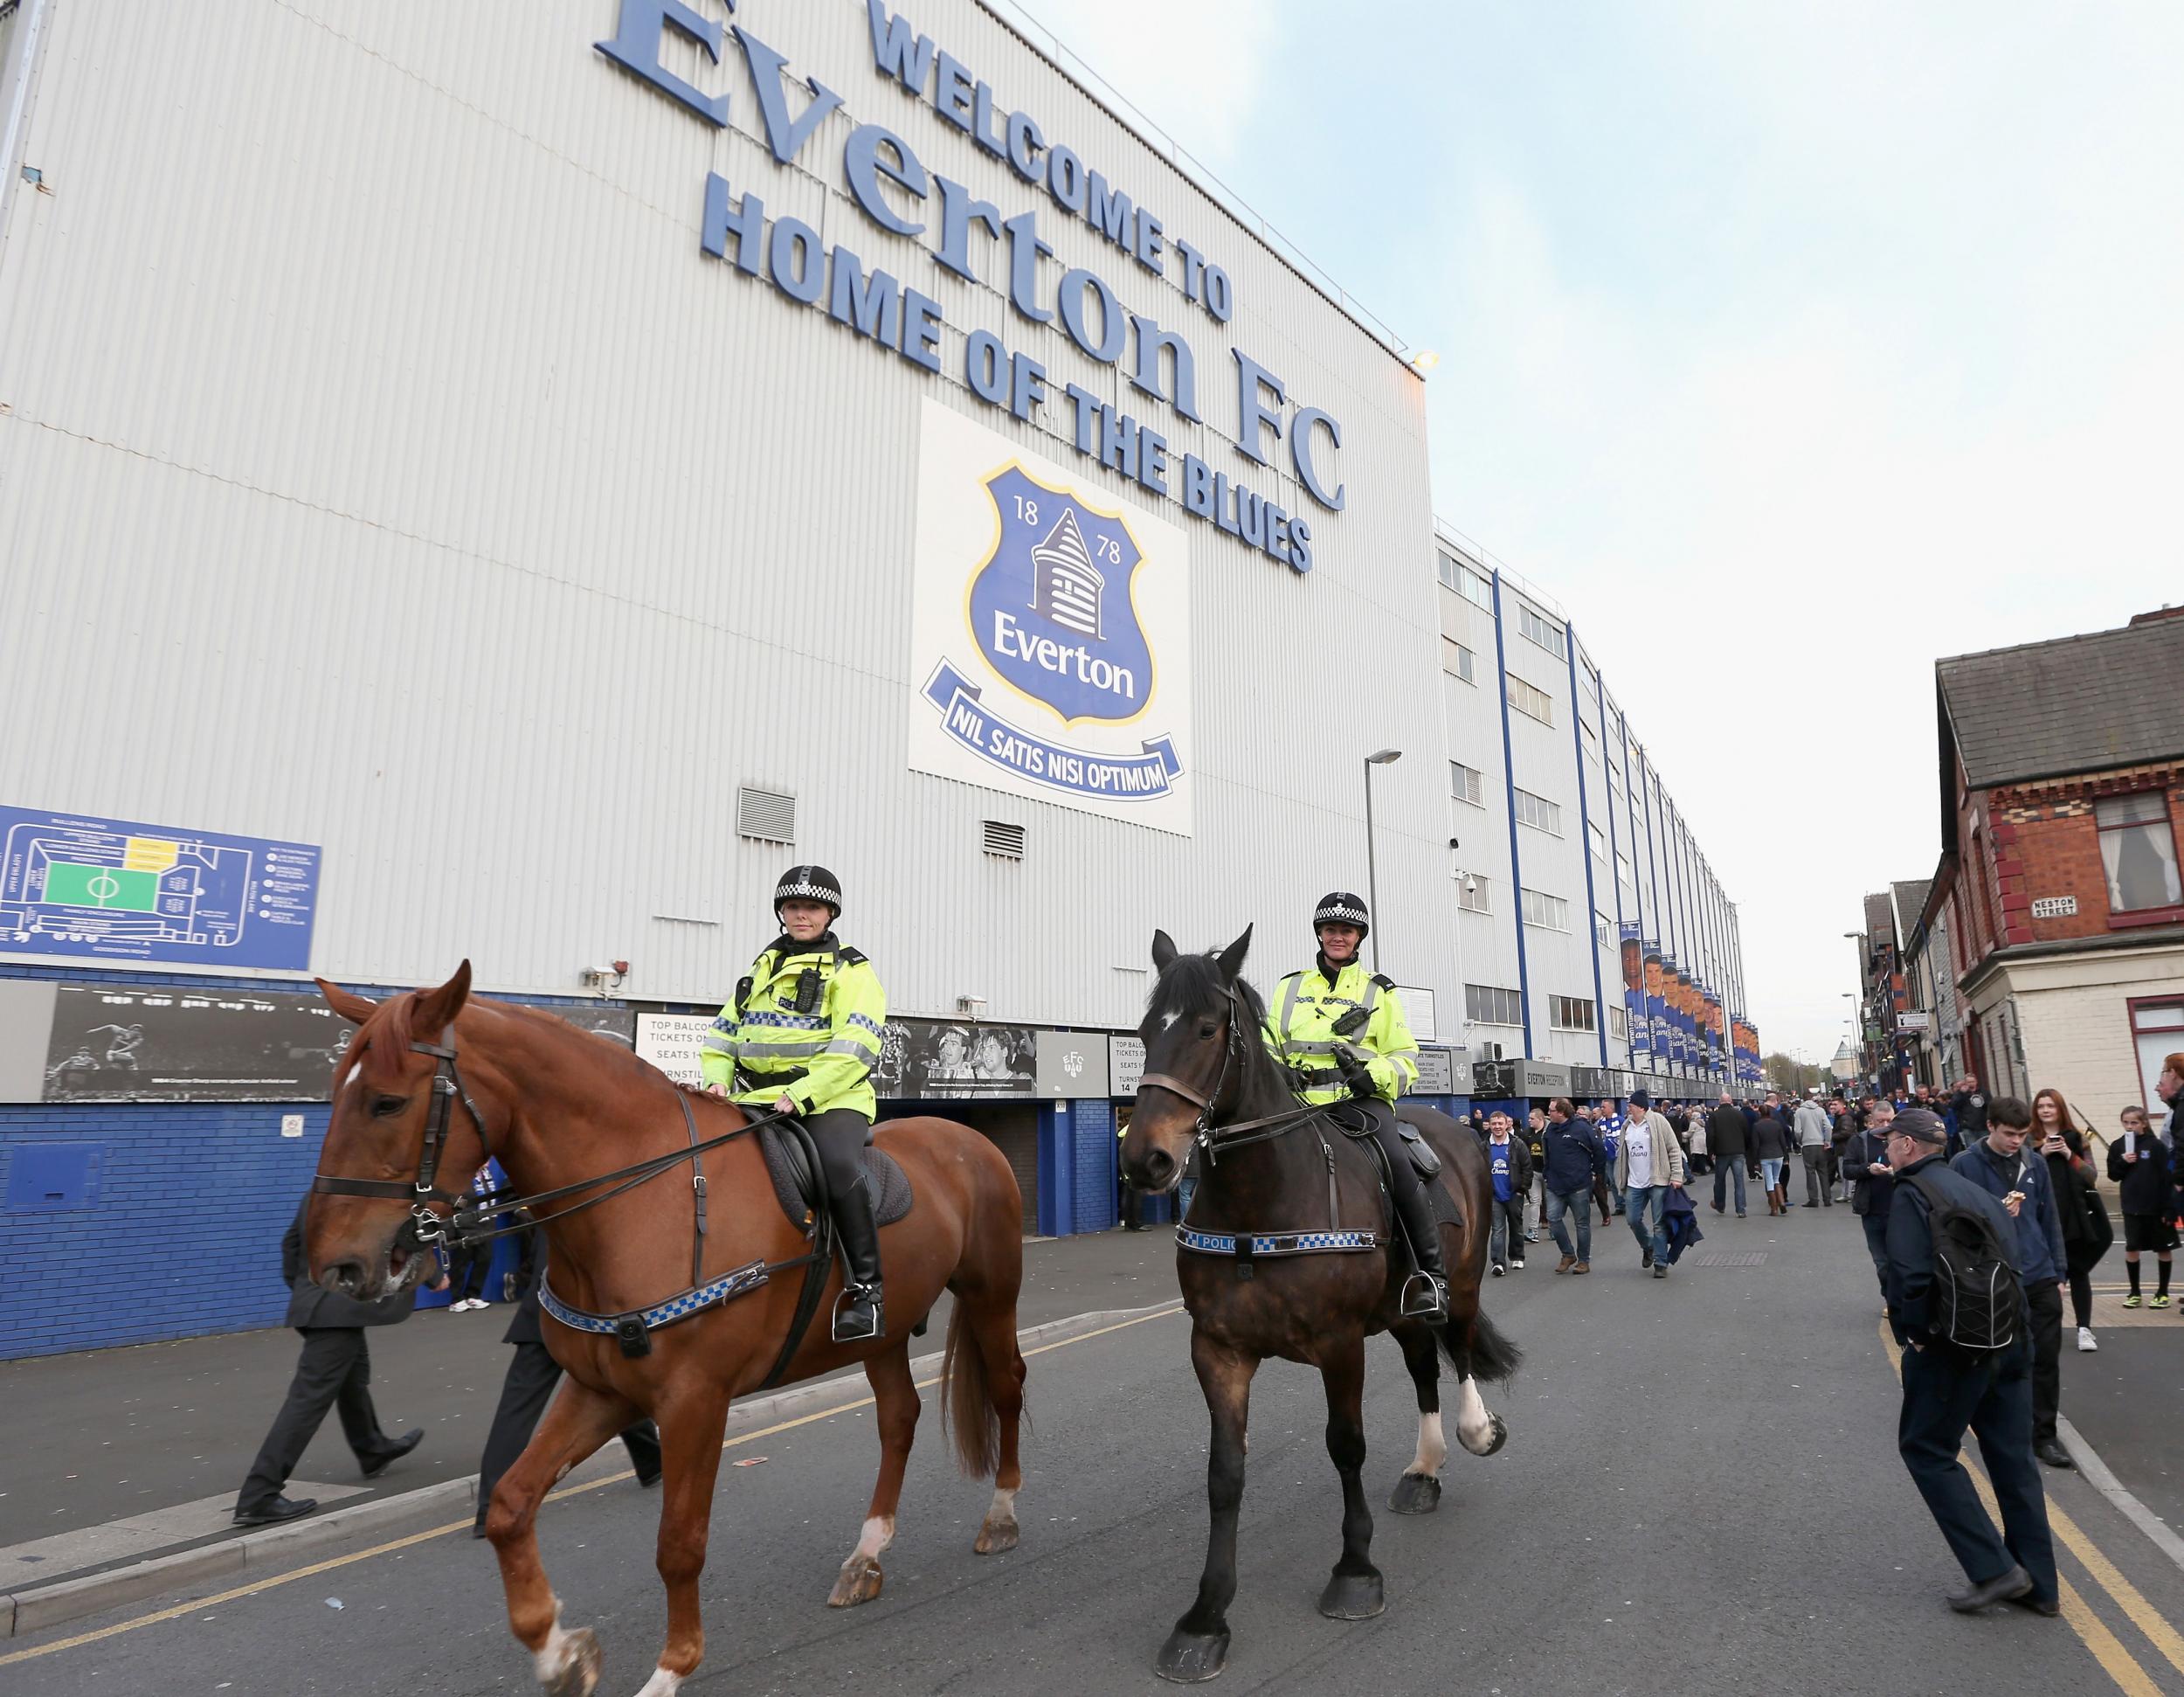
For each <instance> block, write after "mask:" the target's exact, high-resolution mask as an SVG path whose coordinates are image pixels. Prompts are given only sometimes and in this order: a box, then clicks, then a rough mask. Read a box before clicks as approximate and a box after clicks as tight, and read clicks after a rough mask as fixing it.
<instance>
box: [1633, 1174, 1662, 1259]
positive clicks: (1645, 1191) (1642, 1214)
mask: <svg viewBox="0 0 2184 1697" xmlns="http://www.w3.org/2000/svg"><path fill="white" fill-rule="evenodd" d="M1648 1204H1650V1205H1651V1207H1652V1209H1653V1226H1652V1229H1650V1230H1648V1229H1647V1226H1646V1209H1647V1207H1648ZM1623 1213H1624V1216H1625V1217H1627V1218H1628V1220H1629V1221H1630V1235H1631V1236H1633V1237H1635V1238H1636V1239H1637V1240H1638V1247H1639V1248H1640V1249H1641V1250H1652V1251H1653V1259H1654V1263H1655V1265H1656V1266H1662V1267H1665V1266H1667V1265H1668V1264H1669V1187H1668V1186H1667V1185H1665V1184H1634V1185H1632V1186H1631V1187H1630V1188H1628V1190H1626V1191H1624V1193H1623Z"/></svg>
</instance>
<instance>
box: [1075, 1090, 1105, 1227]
mask: <svg viewBox="0 0 2184 1697" xmlns="http://www.w3.org/2000/svg"><path fill="white" fill-rule="evenodd" d="M1072 1106H1073V1108H1074V1112H1073V1114H1072V1116H1071V1117H1072V1119H1074V1120H1075V1138H1074V1139H1073V1142H1074V1153H1075V1167H1076V1186H1075V1195H1074V1198H1073V1201H1074V1209H1073V1217H1072V1219H1071V1222H1070V1229H1071V1230H1073V1231H1106V1230H1109V1229H1111V1228H1112V1227H1113V1226H1114V1224H1115V1222H1116V1198H1115V1170H1116V1169H1115V1110H1114V1108H1113V1107H1112V1106H1111V1105H1109V1104H1108V1103H1105V1102H1078V1103H1075V1104H1073V1105H1072Z"/></svg>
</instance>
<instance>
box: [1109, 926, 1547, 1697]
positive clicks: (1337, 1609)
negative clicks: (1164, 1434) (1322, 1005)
mask: <svg viewBox="0 0 2184 1697" xmlns="http://www.w3.org/2000/svg"><path fill="white" fill-rule="evenodd" d="M1250 942H1251V932H1250V931H1249V930H1248V929H1247V930H1246V931H1245V932H1244V934H1243V935H1242V936H1241V937H1240V938H1238V939H1236V940H1235V941H1234V943H1232V944H1230V945H1228V947H1227V948H1226V949H1224V950H1222V951H1221V952H1220V953H1219V954H1213V953H1206V954H1178V952H1176V946H1175V945H1174V944H1173V943H1172V942H1171V941H1170V940H1169V939H1168V934H1167V932H1155V933H1154V935H1153V941H1152V959H1153V965H1154V966H1155V967H1156V968H1157V969H1158V973H1159V978H1158V981H1157V982H1156V983H1155V985H1154V987H1153V992H1152V996H1151V1001H1149V1002H1148V1004H1147V1006H1146V1010H1145V1020H1144V1024H1143V1025H1142V1026H1140V1027H1139V1035H1140V1036H1142V1037H1143V1038H1144V1043H1145V1073H1144V1083H1143V1084H1141V1085H1140V1086H1139V1088H1138V1091H1137V1107H1136V1109H1135V1112H1133V1114H1132V1116H1131V1119H1130V1134H1129V1136H1128V1137H1127V1138H1125V1139H1123V1150H1122V1162H1123V1174H1124V1175H1125V1176H1126V1177H1128V1178H1129V1179H1130V1181H1131V1182H1132V1183H1133V1184H1135V1185H1137V1186H1138V1187H1140V1188H1143V1189H1146V1190H1156V1191H1158V1190H1165V1189H1169V1188H1172V1187H1173V1186H1174V1184H1175V1183H1176V1182H1177V1181H1178V1179H1179V1178H1180V1177H1181V1176H1182V1173H1183V1168H1184V1164H1185V1160H1187V1159H1188V1158H1189V1156H1190V1153H1191V1146H1192V1144H1193V1143H1194V1142H1196V1143H1199V1167H1198V1188H1197V1191H1196V1193H1195V1194H1194V1195H1193V1196H1192V1202H1191V1213H1190V1218H1189V1221H1188V1223H1187V1226H1188V1229H1189V1230H1190V1231H1192V1232H1193V1233H1196V1234H1198V1235H1199V1241H1200V1242H1201V1243H1208V1244H1210V1245H1211V1246H1212V1247H1213V1250H1215V1251H1216V1252H1211V1253H1208V1252H1201V1251H1199V1250H1193V1249H1191V1248H1188V1247H1185V1246H1183V1245H1182V1244H1181V1243H1178V1249H1177V1250H1176V1269H1177V1272H1178V1275H1179V1277H1180V1278H1181V1280H1182V1285H1183V1300H1184V1304H1185V1306H1186V1307H1187V1308H1188V1309H1189V1310H1190V1313H1191V1322H1192V1327H1191V1365H1192V1367H1193V1368H1196V1369H1197V1372H1198V1378H1199V1389H1202V1390H1203V1391H1204V1392H1205V1393H1206V1408H1207V1410H1208V1411H1209V1412H1210V1413H1211V1415H1212V1416H1213V1444H1212V1451H1211V1455H1210V1457H1209V1459H1208V1461H1207V1465H1206V1496H1207V1499H1208V1500H1209V1502H1210V1505H1211V1507H1212V1511H1213V1527H1212V1530H1211V1532H1210V1534H1209V1535H1208V1537H1207V1539H1206V1569H1205V1572H1204V1573H1203V1574H1202V1575H1201V1576H1199V1592H1198V1600H1197V1601H1196V1602H1195V1603H1192V1605H1191V1607H1190V1609H1189V1610H1186V1611H1185V1614H1184V1615H1183V1617H1182V1618H1181V1619H1179V1620H1178V1621H1177V1622H1176V1624H1175V1631H1172V1632H1171V1633H1170V1634H1169V1636H1168V1641H1167V1643H1166V1644H1165V1645H1163V1646H1162V1647H1161V1651H1160V1655H1159V1659H1158V1661H1157V1662H1156V1663H1155V1664H1154V1671H1155V1672H1157V1673H1159V1674H1160V1675H1161V1676H1162V1677H1163V1678H1165V1679H1170V1680H1210V1679H1212V1678H1213V1677H1214V1675H1216V1674H1218V1673H1220V1671H1221V1669H1222V1668H1223V1666H1226V1665H1227V1659H1228V1618H1227V1617H1228V1605H1229V1603H1230V1602H1231V1601H1232V1600H1233V1599H1234V1597H1235V1595H1236V1515H1237V1510H1238V1507H1239V1506H1240V1505H1241V1502H1242V1500H1243V1493H1244V1448H1245V1429H1246V1426H1247V1424H1248V1416H1249V1409H1250V1400H1251V1381H1252V1375H1254V1374H1255V1373H1256V1372H1257V1371H1258V1370H1259V1363H1260V1362H1261V1361H1263V1360H1265V1359H1266V1358H1267V1357H1268V1356H1269V1355H1276V1356H1280V1357H1281V1358H1282V1359H1283V1360H1284V1361H1300V1362H1303V1363H1304V1364H1306V1365H1308V1366H1311V1367H1317V1368H1319V1370H1320V1376H1321V1378H1322V1379H1323V1380H1324V1382H1325V1384H1326V1388H1327V1453H1328V1454H1329V1456H1330V1457H1331V1458H1333V1460H1334V1464H1335V1468H1336V1471H1337V1472H1338V1473H1340V1474H1341V1476H1342V1498H1343V1519H1342V1556H1341V1559H1340V1560H1339V1561H1337V1562H1336V1563H1335V1570H1334V1575H1333V1576H1332V1577H1331V1578H1330V1580H1329V1581H1328V1584H1327V1589H1326V1590H1325V1591H1324V1593H1323V1594H1322V1596H1321V1597H1320V1601H1319V1607H1320V1612H1321V1613H1322V1614H1324V1615H1328V1616H1330V1617H1333V1618H1335V1619H1337V1620H1359V1619H1364V1618H1365V1617H1368V1616H1372V1615H1377V1614H1379V1612H1380V1611H1381V1610H1382V1608H1383V1607H1384V1606H1385V1603H1384V1599H1383V1593H1382V1588H1381V1582H1380V1573H1379V1569H1377V1568H1375V1567H1374V1566H1373V1565H1372V1510H1371V1509H1370V1508H1368V1507H1366V1506H1365V1486H1364V1484H1363V1482H1362V1473H1363V1471H1364V1467H1365V1425H1364V1396H1365V1339H1366V1338H1367V1337H1369V1336H1371V1335H1372V1333H1375V1332H1387V1333H1393V1336H1394V1338H1395V1340H1396V1341H1397V1342H1398V1343H1399V1344H1400V1345H1401V1346H1402V1350H1403V1361H1404V1365H1405V1366H1406V1367H1407V1368H1409V1369H1410V1374H1411V1377H1412V1379H1413V1381H1414V1382H1415V1383H1416V1385H1417V1388H1418V1409H1419V1420H1418V1452H1417V1454H1416V1455H1415V1456H1414V1457H1413V1458H1412V1461H1411V1464H1410V1465H1409V1466H1408V1467H1406V1468H1405V1469H1404V1471H1403V1475H1402V1477H1401V1479H1400V1480H1399V1481H1398V1482H1397V1485H1396V1488H1395V1497H1394V1501H1393V1505H1392V1506H1393V1507H1394V1509H1395V1511H1396V1512H1397V1513H1403V1514H1423V1513H1430V1512H1431V1511H1432V1510H1433V1509H1434V1507H1436V1506H1437V1505H1438V1504H1439V1502H1440V1500H1441V1480H1440V1478H1439V1473H1440V1469H1441V1461H1442V1460H1443V1458H1445V1457H1446V1456H1447V1454H1448V1444H1447V1443H1446V1442H1445V1441H1444V1440H1443V1438H1442V1437H1441V1389H1440V1376H1441V1363H1440V1360H1439V1356H1441V1355H1445V1356H1447V1358H1448V1361H1449V1364H1450V1365H1451V1367H1453V1368H1455V1374H1456V1381H1457V1398H1458V1400H1457V1408H1456V1435H1457V1437H1458V1439H1459V1441H1461V1442H1462V1444H1463V1446H1464V1448H1465V1449H1467V1450H1469V1451H1471V1452H1472V1453H1473V1454H1474V1455H1482V1456H1486V1455H1492V1454H1493V1453H1494V1452H1495V1451H1496V1450H1498V1449H1500V1448H1501V1447H1502V1441H1503V1438H1504V1437H1506V1436H1507V1433H1506V1430H1505V1429H1504V1428H1503V1424H1502V1422H1501V1419H1500V1418H1499V1416H1496V1415H1492V1414H1489V1413H1488V1412H1487V1408H1486V1404H1485V1403H1484V1402H1483V1401H1482V1399H1481V1397H1480V1396H1479V1387H1478V1382H1479V1381H1480V1380H1482V1379H1486V1380H1489V1381H1492V1380H1502V1379H1506V1378H1507V1377H1508V1376H1509V1375H1510V1373H1512V1372H1513V1371H1515V1369H1516V1367H1517V1361H1518V1359H1519V1357H1518V1354H1517V1349H1516V1347H1514V1346H1513V1345H1511V1344H1510V1342H1509V1341H1508V1340H1507V1339H1505V1338H1503V1336H1502V1334H1501V1333H1499V1332H1497V1331H1496V1330H1495V1328H1494V1326H1493V1324H1492V1323H1491V1322H1490V1321H1489V1320H1488V1319H1487V1317H1486V1316H1485V1315H1484V1314H1483V1313H1481V1312H1480V1311H1479V1285H1480V1280H1481V1278H1482V1275H1483V1273H1484V1272H1485V1270H1486V1249H1487V1234H1488V1229H1489V1221H1488V1215H1487V1207H1488V1202H1489V1195H1490V1191H1491V1184H1490V1181H1489V1179H1488V1176H1487V1171H1486V1160H1485V1157H1484V1156H1483V1155H1482V1153H1480V1151H1479V1146H1478V1140H1477V1139H1476V1138H1475V1137H1473V1136H1472V1134H1471V1133H1470V1132H1469V1131H1467V1130H1466V1129H1465V1128H1464V1127H1462V1126H1459V1125H1457V1124H1456V1122H1455V1120H1453V1119H1449V1118H1448V1116H1447V1115H1446V1114H1442V1113H1436V1112H1434V1111H1432V1110H1431V1109H1426V1108H1409V1107H1406V1108H1403V1109H1401V1110H1400V1116H1401V1118H1402V1119H1405V1120H1406V1122H1408V1123H1409V1124H1410V1125H1412V1126H1415V1127H1416V1128H1417V1129H1418V1130H1419V1132H1420V1133H1422V1134H1423V1136H1424V1137H1425V1139H1426V1140H1427V1143H1428V1144H1429V1145H1431V1146H1432V1147H1433V1149H1434V1153H1436V1154H1438V1155H1439V1156H1440V1157H1441V1175H1440V1177H1439V1179H1438V1180H1436V1181H1434V1182H1437V1183H1439V1184H1441V1185H1442V1186H1445V1187H1446V1188H1447V1189H1448V1194H1449V1195H1450V1196H1451V1197H1453V1198H1454V1199H1455V1202H1456V1204H1457V1208H1458V1209H1459V1211H1460V1212H1461V1215H1462V1224H1461V1225H1460V1226H1458V1225H1446V1224H1445V1225H1443V1226H1442V1227H1441V1248H1442V1251H1443V1253H1444V1254H1445V1255H1446V1256H1447V1257H1448V1275H1449V1277H1448V1324H1447V1325H1446V1326H1440V1327H1437V1328H1436V1327H1434V1326H1428V1325H1427V1323H1425V1322H1424V1321H1421V1320H1405V1319H1403V1318H1402V1317H1401V1315H1400V1313H1399V1309H1398V1304H1397V1298H1398V1295H1399V1293H1400V1289H1401V1286H1402V1283H1403V1275H1404V1273H1405V1271H1406V1263H1405V1257H1404V1255H1403V1252H1402V1251H1401V1250H1400V1248H1386V1247H1381V1246H1379V1245H1380V1244H1384V1243H1385V1241H1386V1239H1385V1234H1386V1233H1387V1232H1388V1231H1390V1230H1391V1229H1393V1225H1392V1222H1391V1219H1390V1217H1389V1216H1388V1215H1387V1213H1386V1211H1385V1210H1384V1208H1383V1204H1382V1201H1381V1195H1380V1184H1381V1181H1380V1177H1379V1168H1378V1167H1377V1166H1376V1165H1375V1164H1374V1161H1373V1158H1372V1154H1371V1153H1368V1150H1367V1148H1366V1146H1365V1145H1363V1144H1360V1143H1358V1142H1354V1141H1352V1140H1351V1139H1350V1138H1348V1137H1346V1136H1343V1135H1341V1134H1340V1132H1339V1129H1338V1128H1337V1127H1336V1126H1332V1125H1330V1123H1329V1122H1328V1121H1327V1119H1326V1118H1325V1116H1324V1115H1315V1114H1313V1113H1311V1112H1310V1110H1308V1109H1306V1108H1304V1107H1303V1105H1302V1104H1300V1102H1299V1101H1298V1099H1297V1098H1296V1093H1295V1092H1294V1091H1293V1090H1292V1089H1291V1087H1290V1083H1289V1075H1288V1073H1287V1071H1286V1070H1285V1069H1284V1068H1283V1067H1282V1065H1281V1063H1279V1062H1277V1061H1276V1060H1275V1058H1274V1056H1272V1055H1271V1054H1269V1053H1268V1049H1267V1047H1266V1043H1265V1042H1264V1040H1263V1038H1262V1036H1261V1028H1262V1027H1263V1026H1264V1024H1265V1022H1266V1008H1265V1005H1264V1004H1263V1003H1262V1002H1261V1001H1260V1000H1259V996H1258V994H1257V992H1255V991H1254V990H1253V988H1252V987H1251V986H1250V985H1248V984H1247V983H1246V982H1244V980H1242V979H1241V977H1239V976H1238V973H1239V972H1240V971H1241V968H1242V966H1243V962H1244V952H1245V951H1246V950H1247V949H1248V947H1249V946H1250ZM1225 1127H1231V1128H1234V1130H1233V1132H1232V1133H1231V1137H1230V1139H1229V1140H1228V1143H1227V1146H1226V1147H1224V1139H1223V1135H1222V1133H1223V1128H1225ZM1360 1234H1362V1235H1363V1236H1364V1237H1365V1241H1367V1242H1368V1243H1372V1244H1373V1246H1372V1247H1366V1248H1363V1249H1359V1248H1358V1247H1355V1244H1356V1243H1358V1241H1359V1235H1360ZM1247 1237H1248V1247H1249V1248H1250V1249H1252V1250H1254V1251H1255V1252H1254V1253H1252V1254H1250V1255H1248V1256H1246V1255H1243V1254H1240V1253H1239V1252H1238V1251H1239V1250H1241V1249H1243V1248H1245V1247H1246V1246H1247ZM1270 1238H1271V1239H1272V1241H1271V1242H1269V1241H1268V1240H1269V1239H1270ZM1330 1239H1332V1240H1335V1241H1336V1242H1337V1243H1342V1244H1343V1245H1344V1247H1341V1248H1337V1249H1332V1250H1329V1249H1325V1248H1324V1247H1321V1245H1322V1244H1323V1243H1324V1242H1325V1241H1326V1240H1330ZM1224 1245H1226V1246H1227V1247H1226V1249H1225V1250H1224V1249H1223V1247H1222V1246H1224Z"/></svg>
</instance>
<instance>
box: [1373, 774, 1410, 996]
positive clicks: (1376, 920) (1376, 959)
mask: <svg viewBox="0 0 2184 1697" xmlns="http://www.w3.org/2000/svg"><path fill="white" fill-rule="evenodd" d="M1401 758H1403V751H1402V750H1401V749H1400V748H1384V749H1382V750H1381V751H1380V752H1379V753H1378V754H1368V755H1366V756H1365V905H1366V906H1368V907H1369V908H1371V909H1372V931H1371V932H1368V933H1367V935H1369V936H1370V937H1371V938H1372V970H1373V971H1374V972H1376V973H1377V972H1379V970H1380V875H1379V869H1378V868H1377V867H1375V866H1374V864H1373V856H1372V769H1373V767H1375V766H1389V765H1394V764H1395V763H1396V762H1397V761H1398V760H1400V759H1401Z"/></svg>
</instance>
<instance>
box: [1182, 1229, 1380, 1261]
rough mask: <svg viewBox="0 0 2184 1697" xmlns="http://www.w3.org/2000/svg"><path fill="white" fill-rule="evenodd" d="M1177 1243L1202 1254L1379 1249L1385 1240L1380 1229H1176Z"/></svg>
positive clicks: (1289, 1253)
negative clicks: (1236, 1230)
mask: <svg viewBox="0 0 2184 1697" xmlns="http://www.w3.org/2000/svg"><path fill="white" fill-rule="evenodd" d="M1175 1240H1176V1243H1177V1244H1178V1246H1179V1247H1181V1248H1183V1249H1186V1250H1196V1251H1197V1252H1198V1253H1199V1254H1200V1255H1236V1254H1239V1253H1241V1254H1242V1255H1243V1256H1245V1257H1254V1256H1261V1255H1312V1254H1317V1253H1319V1252H1321V1251H1324V1250H1331V1251H1338V1252H1339V1251H1354V1250H1377V1249H1379V1247H1380V1245H1381V1243H1383V1242H1384V1241H1385V1240H1384V1239H1383V1238H1382V1237H1381V1236H1380V1234H1379V1232H1377V1231H1244V1232H1229V1231H1200V1230H1199V1229H1197V1228H1196V1227H1194V1226H1178V1227H1177V1228H1176V1229H1175Z"/></svg>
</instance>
